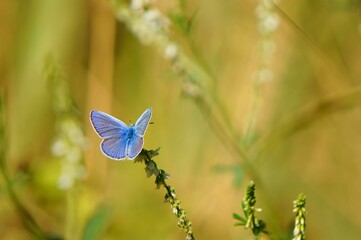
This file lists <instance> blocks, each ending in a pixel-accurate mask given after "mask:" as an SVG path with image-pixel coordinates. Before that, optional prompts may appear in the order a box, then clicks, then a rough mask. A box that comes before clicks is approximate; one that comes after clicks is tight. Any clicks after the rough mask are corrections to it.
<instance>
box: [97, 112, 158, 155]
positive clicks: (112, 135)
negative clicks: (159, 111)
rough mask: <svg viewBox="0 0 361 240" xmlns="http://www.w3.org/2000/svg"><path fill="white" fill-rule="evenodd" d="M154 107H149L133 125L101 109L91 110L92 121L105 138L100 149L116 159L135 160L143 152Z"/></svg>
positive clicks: (100, 134)
mask: <svg viewBox="0 0 361 240" xmlns="http://www.w3.org/2000/svg"><path fill="white" fill-rule="evenodd" d="M151 116H152V109H151V108H148V109H147V110H145V112H144V113H143V114H142V115H141V116H140V117H139V119H138V120H137V122H136V123H135V124H134V125H133V124H132V125H130V126H127V125H126V124H125V123H124V122H122V121H121V120H119V119H116V118H115V117H112V116H111V115H108V114H106V113H104V112H100V111H95V110H94V111H91V112H90V122H91V124H92V126H93V128H94V130H95V132H96V133H97V134H98V135H99V136H100V137H101V138H103V140H102V142H101V144H100V149H101V151H102V152H103V154H104V155H105V156H107V157H109V158H111V159H114V160H123V159H129V160H133V159H134V158H136V157H137V156H138V154H139V153H140V152H141V150H142V148H143V144H144V140H143V137H144V134H145V131H146V129H147V127H148V124H149V121H150V118H151Z"/></svg>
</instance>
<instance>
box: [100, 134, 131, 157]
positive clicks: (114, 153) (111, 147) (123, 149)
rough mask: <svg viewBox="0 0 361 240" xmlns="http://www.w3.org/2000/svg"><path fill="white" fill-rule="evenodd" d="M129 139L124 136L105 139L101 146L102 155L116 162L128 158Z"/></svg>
mask: <svg viewBox="0 0 361 240" xmlns="http://www.w3.org/2000/svg"><path fill="white" fill-rule="evenodd" d="M127 148H128V139H127V138H126V136H124V135H120V136H114V137H110V138H105V139H103V141H102V143H101V144H100V149H101V151H102V153H103V154H104V155H105V156H107V157H109V158H111V159H114V160H123V159H125V158H126V157H127V151H128V150H127Z"/></svg>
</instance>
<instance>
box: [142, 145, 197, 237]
mask: <svg viewBox="0 0 361 240" xmlns="http://www.w3.org/2000/svg"><path fill="white" fill-rule="evenodd" d="M142 153H143V155H145V158H144V159H143V160H144V163H145V165H146V168H145V169H146V172H147V176H148V177H150V176H151V175H153V174H154V175H155V177H156V180H155V183H156V184H157V188H159V187H160V186H163V187H164V188H165V189H166V190H167V193H166V195H165V200H166V202H169V203H170V205H171V207H172V209H173V213H174V214H175V215H176V216H177V218H178V227H179V228H180V229H181V230H183V231H184V232H185V233H186V234H187V237H186V239H187V240H195V237H194V234H193V230H192V222H191V221H190V220H189V219H188V218H187V214H186V212H185V210H184V209H183V208H182V207H181V205H180V203H181V202H180V200H179V199H178V198H177V197H176V192H175V189H174V188H173V187H172V186H170V185H169V184H167V182H166V178H168V177H169V175H168V174H167V173H166V172H165V171H164V170H163V169H159V168H158V167H157V164H156V162H154V161H153V160H152V154H151V153H155V154H153V156H156V155H158V151H157V150H156V151H148V150H145V149H143V150H142Z"/></svg>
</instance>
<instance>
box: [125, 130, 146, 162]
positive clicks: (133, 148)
mask: <svg viewBox="0 0 361 240" xmlns="http://www.w3.org/2000/svg"><path fill="white" fill-rule="evenodd" d="M143 144H144V140H143V137H141V136H138V135H134V136H133V137H132V138H131V139H129V143H128V151H127V153H128V158H129V159H134V158H135V157H136V156H138V154H139V153H140V151H142V148H143Z"/></svg>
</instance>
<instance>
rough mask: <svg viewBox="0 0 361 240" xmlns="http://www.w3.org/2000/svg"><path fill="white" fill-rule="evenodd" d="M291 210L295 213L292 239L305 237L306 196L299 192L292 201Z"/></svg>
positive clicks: (297, 239)
mask: <svg viewBox="0 0 361 240" xmlns="http://www.w3.org/2000/svg"><path fill="white" fill-rule="evenodd" d="M293 212H295V213H296V220H295V228H294V230H293V238H292V240H305V239H306V234H305V230H306V196H305V195H304V194H303V193H301V194H300V195H298V198H297V199H296V200H295V201H293Z"/></svg>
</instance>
